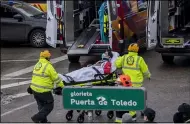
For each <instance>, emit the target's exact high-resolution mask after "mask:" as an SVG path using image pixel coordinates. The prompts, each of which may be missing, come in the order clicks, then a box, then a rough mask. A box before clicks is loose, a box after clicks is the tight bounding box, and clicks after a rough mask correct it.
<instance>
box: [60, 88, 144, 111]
mask: <svg viewBox="0 0 190 124" xmlns="http://www.w3.org/2000/svg"><path fill="white" fill-rule="evenodd" d="M63 106H64V109H68V110H106V111H107V110H112V111H142V110H144V109H145V107H146V91H145V88H143V87H141V88H134V87H65V88H64V89H63Z"/></svg>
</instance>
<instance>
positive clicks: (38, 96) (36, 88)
mask: <svg viewBox="0 0 190 124" xmlns="http://www.w3.org/2000/svg"><path fill="white" fill-rule="evenodd" d="M50 57H51V54H50V52H49V51H48V50H45V51H43V52H41V53H40V59H39V61H38V63H37V64H36V65H35V67H34V70H33V75H32V82H31V84H30V86H29V88H28V89H27V90H28V92H29V93H30V94H33V95H34V98H35V100H36V102H37V105H38V110H39V112H38V113H37V114H35V115H34V116H33V117H31V119H32V121H33V122H35V123H47V116H48V115H49V114H50V112H51V111H52V110H53V107H54V99H53V95H52V92H51V91H52V90H53V89H54V88H58V89H62V88H63V87H64V84H63V82H62V81H61V79H60V78H59V76H58V74H57V72H56V71H55V69H54V67H53V66H52V64H51V63H50Z"/></svg>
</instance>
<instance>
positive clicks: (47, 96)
mask: <svg viewBox="0 0 190 124" xmlns="http://www.w3.org/2000/svg"><path fill="white" fill-rule="evenodd" d="M33 95H34V98H35V100H36V102H37V105H38V111H39V112H38V113H37V114H35V115H34V116H32V117H31V119H32V120H33V121H34V122H35V123H39V122H44V123H46V122H47V116H48V115H49V114H50V113H51V111H52V110H53V107H54V99H53V95H52V93H51V92H45V93H37V92H34V91H33Z"/></svg>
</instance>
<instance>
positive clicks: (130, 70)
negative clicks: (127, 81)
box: [115, 44, 151, 87]
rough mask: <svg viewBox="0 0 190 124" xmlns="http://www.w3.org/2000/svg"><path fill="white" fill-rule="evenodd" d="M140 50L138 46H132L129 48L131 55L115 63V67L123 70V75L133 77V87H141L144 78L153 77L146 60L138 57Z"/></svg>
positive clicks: (120, 58) (124, 56)
mask: <svg viewBox="0 0 190 124" xmlns="http://www.w3.org/2000/svg"><path fill="white" fill-rule="evenodd" d="M138 50H139V47H138V45H137V44H131V45H130V46H129V48H128V51H129V53H128V54H126V55H123V56H121V57H119V58H118V59H117V60H116V61H115V66H116V67H117V68H121V69H122V72H123V74H127V75H129V76H130V77H131V81H132V84H133V87H141V86H142V85H143V84H142V82H143V81H144V77H147V78H150V76H151V74H150V72H149V69H148V66H147V64H146V63H145V61H144V59H143V58H142V57H140V56H138Z"/></svg>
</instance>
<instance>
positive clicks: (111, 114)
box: [107, 111, 114, 119]
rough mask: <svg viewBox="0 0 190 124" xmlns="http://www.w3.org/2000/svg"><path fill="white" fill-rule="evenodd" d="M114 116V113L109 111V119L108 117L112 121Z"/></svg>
mask: <svg viewBox="0 0 190 124" xmlns="http://www.w3.org/2000/svg"><path fill="white" fill-rule="evenodd" d="M113 116H114V113H113V111H108V113H107V117H108V118H109V119H112V118H113Z"/></svg>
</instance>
